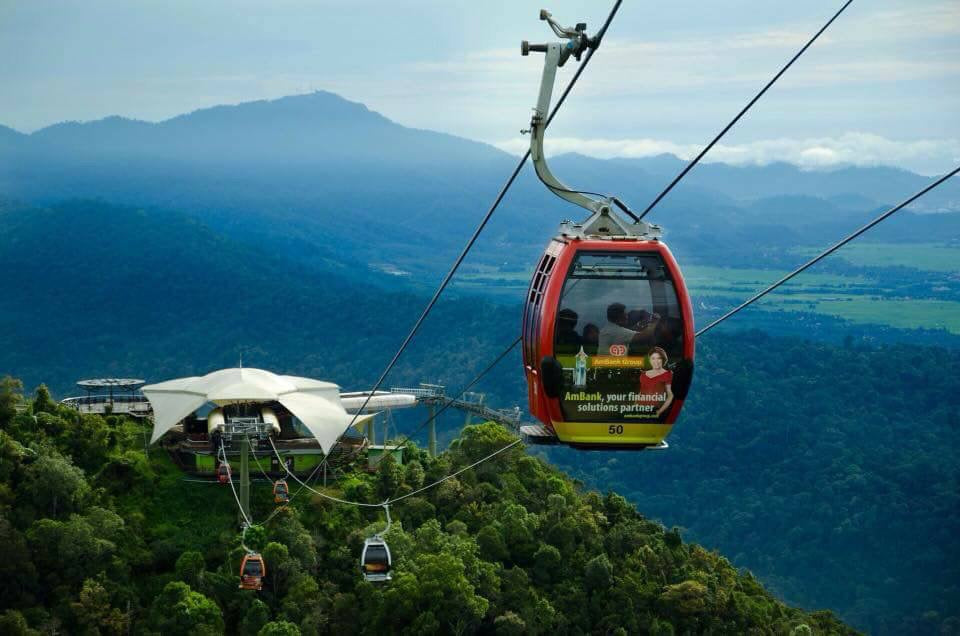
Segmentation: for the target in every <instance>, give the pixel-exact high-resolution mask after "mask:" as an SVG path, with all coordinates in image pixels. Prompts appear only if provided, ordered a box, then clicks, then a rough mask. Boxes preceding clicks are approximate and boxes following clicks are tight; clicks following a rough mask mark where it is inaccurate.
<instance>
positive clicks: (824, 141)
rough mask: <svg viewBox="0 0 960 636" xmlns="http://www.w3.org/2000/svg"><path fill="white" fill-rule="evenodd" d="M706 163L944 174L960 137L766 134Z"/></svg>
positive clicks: (687, 147) (644, 147)
mask: <svg viewBox="0 0 960 636" xmlns="http://www.w3.org/2000/svg"><path fill="white" fill-rule="evenodd" d="M529 143H530V142H529V139H528V138H526V137H521V138H515V139H510V140H507V141H502V142H496V143H495V145H496V146H497V147H499V148H501V149H502V150H505V151H507V152H511V153H514V154H518V155H519V154H522V153H523V152H525V151H526V149H527V147H528V145H529ZM546 147H547V151H548V152H549V153H550V154H552V155H558V154H562V153H566V152H577V153H580V154H583V155H588V156H591V157H597V158H601V159H610V158H613V157H625V158H637V157H651V156H655V155H659V154H663V153H669V154H672V155H676V156H678V157H680V158H681V159H692V158H693V157H694V156H696V154H697V153H698V152H700V150H701V149H702V148H703V146H702V145H699V144H678V143H674V142H672V141H664V140H659V139H619V140H613V139H577V138H575V137H551V138H548V139H547V142H546ZM704 161H705V162H722V163H729V164H734V165H751V164H752V165H765V164H769V163H773V162H776V161H786V162H788V163H792V164H795V165H797V166H800V167H801V168H805V169H810V170H813V169H822V168H832V167H838V166H843V165H855V166H875V165H889V166H896V167H901V168H907V169H908V170H913V171H914V172H919V173H920V174H926V175H934V174H942V173H944V172H946V171H948V170H950V169H952V168H954V167H956V166H957V165H958V164H960V139H920V140H916V141H894V140H892V139H887V138H885V137H881V136H880V135H874V134H871V133H862V132H848V133H844V134H843V135H840V136H839V137H820V138H811V139H788V138H780V139H765V140H760V141H753V142H749V143H744V144H736V145H724V144H718V145H717V146H714V148H713V149H712V150H711V151H710V153H709V154H708V155H707V156H706V157H705V158H704Z"/></svg>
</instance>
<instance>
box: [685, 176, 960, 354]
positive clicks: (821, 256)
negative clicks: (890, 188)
mask: <svg viewBox="0 0 960 636" xmlns="http://www.w3.org/2000/svg"><path fill="white" fill-rule="evenodd" d="M958 172H960V167H957V168H954V169H953V170H952V171H950V172H948V173H947V174H945V175H944V176H942V177H940V178H939V179H937V180H936V181H934V182H933V183H931V184H930V185H928V186H927V187H925V188H924V189H923V190H920V191H919V192H917V193H916V194H914V195H913V196H912V197H910V198H909V199H907V200H906V201H903V202H902V203H899V204H897V205H895V206H894V207H892V208H890V209H889V210H887V211H886V212H884V213H883V214H881V215H880V216H878V217H876V218H875V219H873V220H872V221H870V222H869V223H867V224H866V225H864V226H863V227H861V228H860V229H858V230H857V231H855V232H853V233H852V234H849V235H848V236H846V237H844V238H843V239H841V240H840V241H838V242H837V243H835V244H833V245H832V246H830V247H829V248H827V249H826V250H824V251H823V252H820V254H818V255H817V256H816V257H814V258H812V259H810V260H809V261H807V262H806V263H804V264H803V265H801V266H800V267H798V268H797V269H795V270H793V271H792V272H790V273H789V274H787V275H786V276H784V277H783V278H781V279H780V280H778V281H777V282H775V283H773V284H772V285H770V286H769V287H766V288H765V289H763V290H762V291H760V292H758V293H756V294H754V295H753V296H751V297H750V298H748V299H747V300H745V301H744V302H742V303H741V304H739V305H737V306H736V307H734V308H733V309H731V310H730V311H728V312H727V313H725V314H723V315H722V316H720V317H719V318H717V319H716V320H714V321H713V322H711V323H710V324H708V325H707V326H706V327H704V328H703V329H700V330H699V331H697V333H696V334H695V335H696V336H697V337H699V336H702V335H703V334H705V333H706V332H708V331H710V330H711V329H713V328H714V327H716V326H717V325H719V324H720V323H721V322H723V321H724V320H726V319H727V318H730V317H731V316H733V315H734V314H736V313H737V312H739V311H740V310H741V309H744V308H745V307H748V306H749V305H752V304H753V303H755V302H756V301H758V300H760V299H761V298H763V297H764V296H766V295H767V294H769V293H770V292H772V291H773V290H774V289H776V288H777V287H779V286H780V285H783V284H784V283H785V282H787V281H788V280H790V279H791V278H793V277H794V276H796V275H797V274H799V273H800V272H802V271H804V270H806V269H808V268H809V267H811V266H813V265H815V264H816V263H819V262H820V261H822V260H823V259H825V258H826V257H827V256H829V255H831V254H833V253H834V252H836V251H837V250H838V249H840V248H841V247H843V246H844V245H846V244H847V243H849V242H850V241H852V240H854V239H856V238H857V237H858V236H860V235H861V234H863V233H864V232H866V231H867V230H869V229H870V228H872V227H873V226H875V225H877V224H878V223H881V222H883V221H884V220H886V219H888V218H890V217H891V216H893V215H894V214H895V213H897V212H899V211H900V210H902V209H903V208H905V207H907V206H908V205H910V204H911V203H913V202H914V201H916V200H917V199H919V198H920V197H922V196H923V195H925V194H926V193H927V192H930V191H931V190H933V189H934V188H936V187H937V186H939V185H941V184H942V183H944V182H945V181H947V180H948V179H950V178H951V177H953V176H954V175H956V174H957V173H958Z"/></svg>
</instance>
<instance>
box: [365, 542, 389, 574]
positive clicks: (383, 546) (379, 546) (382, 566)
mask: <svg viewBox="0 0 960 636" xmlns="http://www.w3.org/2000/svg"><path fill="white" fill-rule="evenodd" d="M391 565H392V559H391V558H390V547H389V546H388V545H387V542H386V541H384V540H383V539H381V538H379V537H372V538H370V539H367V540H366V541H364V542H363V552H362V553H361V554H360V572H362V573H363V578H364V579H365V580H367V581H373V582H382V581H389V580H390V567H391Z"/></svg>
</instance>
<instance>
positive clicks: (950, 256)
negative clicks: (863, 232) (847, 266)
mask: <svg viewBox="0 0 960 636" xmlns="http://www.w3.org/2000/svg"><path fill="white" fill-rule="evenodd" d="M822 249H823V248H819V247H799V248H797V249H796V250H794V251H795V252H796V253H797V254H800V255H803V256H814V255H815V254H817V253H818V252H820V251H821V250H822ZM835 257H836V258H842V259H844V260H845V261H847V262H849V263H852V264H854V265H861V266H864V267H895V266H904V267H913V268H915V269H920V270H924V271H928V272H960V245H957V244H949V245H948V244H942V243H907V244H902V245H898V244H895V243H852V244H850V245H846V246H844V248H843V250H841V251H839V252H837V254H836V255H835Z"/></svg>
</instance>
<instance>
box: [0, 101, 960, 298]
mask: <svg viewBox="0 0 960 636" xmlns="http://www.w3.org/2000/svg"><path fill="white" fill-rule="evenodd" d="M547 144H548V145H547V148H548V150H549V138H548V140H547ZM515 161H516V159H515V158H514V157H513V156H511V155H508V154H506V153H504V152H502V151H500V150H498V149H496V148H494V147H493V146H490V145H487V144H483V143H479V142H476V141H471V140H468V139H464V138H460V137H455V136H451V135H446V134H441V133H436V132H432V131H426V130H417V129H411V128H407V127H404V126H401V125H399V124H397V123H394V122H392V121H390V120H389V119H387V118H385V117H384V116H382V115H380V114H378V113H375V112H373V111H370V110H369V109H367V108H366V107H365V106H363V105H362V104H358V103H355V102H350V101H348V100H345V99H343V98H341V97H339V96H337V95H334V94H332V93H326V92H317V93H313V94H309V95H299V96H294V97H286V98H282V99H277V100H273V101H259V102H250V103H244V104H240V105H236V106H218V107H214V108H208V109H204V110H199V111H196V112H193V113H189V114H186V115H181V116H178V117H174V118H172V119H169V120H166V121H162V122H159V123H148V122H142V121H135V120H129V119H123V118H120V117H109V118H106V119H102V120H99V121H94V122H87V123H76V122H68V123H62V124H57V125H54V126H50V127H47V128H43V129H41V130H38V131H36V132H34V133H32V134H29V135H24V134H21V133H18V132H16V131H14V130H12V129H10V128H3V129H0V196H2V197H5V198H7V199H14V200H20V201H24V202H28V203H39V204H49V203H54V202H58V201H61V200H63V199H67V198H77V197H80V198H85V197H99V198H104V199H107V200H111V201H116V202H120V203H124V204H133V205H137V206H148V207H161V208H168V209H176V210H180V211H183V212H187V213H190V214H193V215H195V216H197V217H198V218H199V219H201V220H202V221H203V222H204V223H206V224H208V225H210V226H211V227H212V228H214V229H215V230H218V231H223V232H225V233H227V234H231V235H234V236H236V237H241V238H244V239H246V238H248V237H250V236H257V237H258V242H259V243H260V244H262V245H269V246H270V247H271V249H273V250H274V251H277V252H283V253H286V254H288V255H290V256H293V257H294V258H297V259H298V260H301V261H302V262H304V263H307V264H310V265H314V266H319V267H320V268H321V269H328V268H331V267H340V268H342V267H343V266H344V264H345V263H350V267H349V269H351V270H358V271H360V272H361V273H363V274H364V275H366V274H367V273H369V271H371V270H373V271H377V270H380V271H394V272H396V271H400V272H411V273H413V274H414V276H413V277H412V278H413V279H414V280H420V279H426V280H428V281H430V280H433V279H435V278H436V277H437V276H439V274H440V273H442V272H443V271H444V270H445V268H446V264H447V263H448V262H449V261H450V260H451V259H452V257H453V256H454V255H455V254H456V253H457V252H458V251H459V249H460V247H461V245H462V244H463V242H464V241H465V240H466V237H467V236H468V235H469V233H470V232H471V231H472V230H473V228H474V227H475V226H476V223H477V222H478V221H479V219H480V217H481V215H482V214H483V212H484V210H485V209H486V208H487V206H488V205H489V203H490V202H491V201H492V200H493V199H494V197H495V195H496V193H497V191H498V189H499V187H500V186H501V184H502V182H503V181H504V180H505V178H506V176H507V175H508V174H509V172H510V169H511V167H512V165H513V164H514V162H515ZM683 165H684V162H683V161H681V160H680V159H678V158H676V157H673V156H670V155H661V156H657V157H650V158H644V159H610V160H600V159H593V158H589V157H585V156H582V155H575V154H571V155H562V156H560V157H557V158H556V159H555V161H554V162H553V167H554V169H555V171H556V173H557V174H558V175H560V176H561V178H562V179H564V180H566V181H568V182H569V183H570V184H571V185H573V186H575V187H586V188H587V189H591V190H599V191H603V192H611V193H616V194H617V195H618V196H620V197H621V198H622V199H624V200H626V201H628V202H631V203H632V205H633V206H634V207H637V208H640V207H641V206H643V205H644V204H646V202H648V201H649V200H651V199H652V198H653V196H654V195H655V194H656V193H657V192H658V191H659V189H660V188H661V187H662V186H663V185H664V184H665V183H666V182H667V181H668V180H669V179H670V178H672V176H673V175H674V174H676V173H677V172H678V171H679V169H680V168H681V167H682V166H683ZM930 181H931V179H930V178H928V177H924V176H921V175H917V174H913V173H910V172H907V171H904V170H899V169H894V168H887V167H872V168H844V169H841V170H836V171H832V172H831V171H803V170H800V169H799V168H797V167H795V166H791V165H788V164H782V163H779V164H772V165H767V166H739V167H734V166H729V165H724V164H704V165H700V166H698V167H697V168H696V169H695V170H694V171H692V172H691V174H690V176H689V177H688V178H687V179H686V180H685V181H684V182H683V184H682V186H681V187H678V188H676V189H675V191H674V192H672V193H671V194H670V195H669V196H668V197H667V198H666V199H665V200H664V202H663V203H662V204H661V206H660V207H659V208H658V209H657V210H656V211H655V212H654V213H653V214H652V215H651V217H650V218H651V219H652V220H653V221H654V222H658V223H662V224H664V225H665V229H666V237H667V239H668V240H669V241H671V246H672V247H673V249H674V251H675V252H676V253H678V255H681V256H689V257H690V258H695V259H699V260H700V261H701V262H712V263H723V264H728V263H729V262H730V261H731V259H733V260H744V259H751V258H753V256H752V254H753V253H754V248H755V246H756V244H757V242H760V243H761V244H769V245H770V246H772V247H777V248H783V247H786V246H788V245H792V244H797V242H799V243H800V244H813V245H816V244H821V243H823V241H824V237H825V236H833V235H835V234H840V233H841V232H845V231H848V230H849V229H851V228H852V227H855V226H856V225H857V224H858V223H861V222H863V221H864V220H865V219H867V218H869V216H870V215H871V214H874V213H876V212H877V211H878V210H879V209H881V208H882V207H884V206H885V205H890V204H893V203H896V202H897V201H898V200H900V199H903V198H905V197H906V196H908V195H909V194H912V193H913V192H915V191H916V190H919V189H920V188H921V187H923V186H924V185H926V184H927V183H929V182H930ZM912 209H913V211H915V212H950V211H956V210H958V209H960V184H958V183H948V184H946V185H945V186H943V187H941V188H940V189H938V190H937V191H935V192H933V193H931V194H930V195H928V196H927V197H924V199H923V200H922V201H921V202H919V203H918V205H917V206H915V207H914V208H912ZM579 216H580V213H579V211H578V210H577V209H575V208H571V207H570V206H569V205H567V204H565V203H563V202H560V201H558V200H554V199H553V197H551V196H550V195H549V194H548V193H547V192H546V190H545V189H544V188H543V187H542V186H541V185H540V184H539V183H536V181H535V179H534V178H533V176H532V171H530V170H529V169H528V170H525V171H524V173H523V175H522V177H521V178H520V180H519V181H518V182H517V184H516V185H515V187H514V188H513V189H512V190H511V191H510V193H509V195H508V196H507V197H506V198H505V200H504V203H503V205H502V206H501V209H500V210H499V211H498V213H497V214H496V215H495V216H494V218H493V221H492V222H491V224H490V226H489V227H488V228H487V230H486V233H485V235H484V237H483V239H482V240H481V241H480V242H479V243H478V245H477V248H476V250H475V253H474V254H473V255H472V256H471V261H468V266H469V265H470V263H476V264H480V265H484V266H490V265H496V266H498V267H504V266H506V267H507V268H509V269H526V268H527V267H529V266H530V264H531V263H532V262H533V260H534V259H535V258H536V254H537V252H538V251H539V250H540V249H541V248H542V245H543V244H544V243H545V241H546V239H547V238H548V237H549V236H550V234H551V233H552V231H553V230H554V228H555V227H556V224H557V222H558V221H559V220H561V219H563V218H567V217H572V218H577V217H579ZM901 216H902V218H896V219H893V220H891V222H890V223H889V224H888V225H887V226H886V227H884V228H882V229H878V231H877V232H876V233H875V234H874V235H873V236H875V237H877V238H880V239H883V238H885V239H890V238H895V239H896V240H929V238H930V237H931V236H935V237H937V238H938V239H942V238H950V237H958V236H960V214H945V215H937V216H936V217H934V216H932V215H925V216H921V215H918V214H915V215H909V214H902V215H901ZM721 246H722V247H721ZM755 266H758V267H762V266H764V264H763V263H755Z"/></svg>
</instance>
